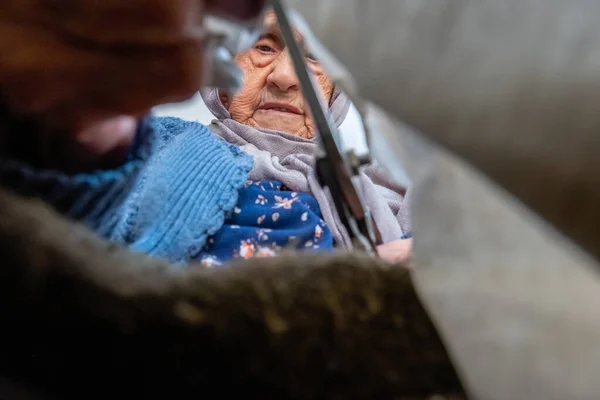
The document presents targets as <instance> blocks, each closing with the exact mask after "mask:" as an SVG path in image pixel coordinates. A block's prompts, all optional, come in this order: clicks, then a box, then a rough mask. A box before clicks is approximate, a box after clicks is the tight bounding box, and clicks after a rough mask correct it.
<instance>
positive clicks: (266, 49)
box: [256, 44, 273, 53]
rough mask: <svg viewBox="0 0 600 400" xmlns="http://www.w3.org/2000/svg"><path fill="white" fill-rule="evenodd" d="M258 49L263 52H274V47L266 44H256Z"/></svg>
mask: <svg viewBox="0 0 600 400" xmlns="http://www.w3.org/2000/svg"><path fill="white" fill-rule="evenodd" d="M256 49H257V50H258V51H262V52H263V53H272V52H273V48H272V47H269V46H266V45H264V44H263V45H259V46H256Z"/></svg>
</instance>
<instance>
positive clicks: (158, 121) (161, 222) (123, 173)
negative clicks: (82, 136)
mask: <svg viewBox="0 0 600 400" xmlns="http://www.w3.org/2000/svg"><path fill="white" fill-rule="evenodd" d="M137 137H138V140H137V141H136V144H135V145H134V148H133V149H132V151H131V152H130V154H129V157H128V159H127V161H126V162H125V163H124V164H123V165H122V166H121V167H119V168H117V169H114V170H106V171H97V172H95V173H90V174H79V175H65V174H62V173H60V172H57V171H50V170H36V169H34V168H32V167H30V166H29V165H27V164H25V163H22V162H20V161H17V160H11V159H7V158H5V157H4V158H2V159H0V185H2V186H4V187H7V188H9V189H12V190H14V191H16V192H17V193H20V194H22V195H26V196H32V197H38V198H41V199H42V200H44V201H46V202H47V203H49V204H51V205H52V206H53V207H54V208H56V209H57V211H59V212H61V213H62V214H63V215H65V216H67V217H69V218H71V219H74V220H77V221H80V222H83V223H84V224H86V225H87V226H88V227H90V228H91V229H93V230H94V231H95V232H97V233H98V234H100V235H102V236H103V237H105V238H107V239H110V240H112V241H115V242H117V243H121V244H124V245H128V246H129V247H130V249H132V250H134V251H139V252H144V253H147V254H150V255H152V256H157V257H162V258H166V259H167V260H169V261H171V262H173V263H178V264H185V263H187V262H189V261H190V260H191V259H193V258H195V257H196V256H197V255H198V254H199V253H200V252H201V250H202V248H203V246H204V245H205V243H206V239H207V238H208V237H209V236H211V235H213V234H215V233H216V232H217V231H218V230H219V229H220V228H221V227H222V225H223V222H224V219H225V218H226V217H227V216H228V215H229V213H230V211H231V210H233V208H234V207H235V205H236V202H237V199H238V189H240V188H241V187H242V186H243V185H244V183H245V182H246V177H247V174H248V172H249V171H250V169H251V168H252V163H253V162H252V158H251V157H250V156H249V155H247V154H246V153H244V152H242V151H241V150H240V149H239V148H238V147H237V146H234V145H230V144H228V143H226V142H224V141H223V140H221V139H219V138H218V137H216V136H214V135H213V134H212V133H211V132H210V131H209V130H208V129H207V128H206V127H204V126H203V125H201V124H198V123H195V122H187V121H183V120H180V119H177V118H155V117H148V118H146V119H144V120H143V121H142V122H141V123H140V127H139V130H138V135H137ZM164 160H168V162H163V161H164Z"/></svg>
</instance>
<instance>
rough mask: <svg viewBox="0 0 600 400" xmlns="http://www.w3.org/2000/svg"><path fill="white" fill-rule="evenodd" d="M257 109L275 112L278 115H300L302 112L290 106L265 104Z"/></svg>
mask: <svg viewBox="0 0 600 400" xmlns="http://www.w3.org/2000/svg"><path fill="white" fill-rule="evenodd" d="M258 109H259V110H265V111H277V112H280V113H287V114H296V115H302V112H301V111H300V110H299V109H298V108H297V107H294V106H292V105H290V104H282V103H267V104H263V105H262V106H260V107H259V108H258Z"/></svg>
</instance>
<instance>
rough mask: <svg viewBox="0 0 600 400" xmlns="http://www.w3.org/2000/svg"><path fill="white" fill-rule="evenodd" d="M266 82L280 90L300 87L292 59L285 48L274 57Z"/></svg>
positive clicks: (285, 90) (284, 90)
mask: <svg viewBox="0 0 600 400" xmlns="http://www.w3.org/2000/svg"><path fill="white" fill-rule="evenodd" d="M267 83H268V84H269V85H272V86H276V87H277V88H278V89H279V90H281V91H282V92H287V91H289V90H299V89H300V84H299V82H298V77H297V76H296V71H295V70H294V65H293V64H292V59H291V57H290V55H289V52H288V51H287V50H285V51H283V52H281V54H279V56H278V57H277V59H275V61H274V67H273V71H271V73H270V74H269V76H267Z"/></svg>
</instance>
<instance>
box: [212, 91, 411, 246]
mask: <svg viewBox="0 0 600 400" xmlns="http://www.w3.org/2000/svg"><path fill="white" fill-rule="evenodd" d="M201 94H202V98H203V99H204V102H205V103H206V106H207V107H208V109H209V110H210V111H211V112H212V113H213V115H215V116H216V117H217V119H216V120H214V121H212V123H211V125H210V126H209V128H210V129H211V130H212V131H213V132H214V133H215V134H216V135H218V136H220V137H221V138H223V139H224V140H226V141H227V142H229V143H233V144H236V145H238V146H240V147H241V148H242V149H243V150H244V151H245V152H247V153H249V154H251V155H252V156H253V157H254V167H253V168H252V170H251V171H250V174H249V175H248V179H250V180H276V181H279V182H281V183H282V184H283V185H285V186H286V187H288V188H289V189H290V190H293V191H297V192H304V193H311V194H312V195H313V196H314V197H315V199H316V200H317V202H318V203H319V207H320V208H321V213H322V215H323V219H324V220H325V222H326V223H327V225H328V226H329V228H330V229H331V232H332V234H333V237H334V239H335V241H336V244H337V246H338V247H343V248H351V247H352V244H351V241H350V237H349V235H348V232H347V230H346V228H345V227H344V225H343V224H342V223H341V221H340V218H339V216H338V214H337V211H336V208H335V204H334V203H333V200H332V198H331V195H330V194H329V192H328V191H327V190H324V189H323V188H322V187H321V186H320V185H319V184H318V182H317V178H316V175H315V172H314V163H315V158H314V153H315V149H316V143H315V141H314V140H313V139H304V138H301V137H298V136H294V135H291V134H288V133H285V132H279V131H274V130H270V129H262V128H254V127H251V126H248V125H244V124H241V123H239V122H237V121H234V120H233V119H231V115H230V114H229V111H228V110H227V109H226V108H225V106H224V105H223V103H222V102H221V100H220V99H219V93H218V91H217V90H216V89H204V90H202V91H201ZM349 108H350V101H349V99H348V98H347V97H346V96H345V95H344V94H343V93H341V92H340V91H337V90H336V91H335V93H334V95H333V97H332V101H331V104H330V108H329V111H330V112H331V116H332V119H333V121H334V122H335V123H336V124H337V126H338V127H339V126H340V125H341V123H342V122H343V121H344V119H345V118H346V115H347V114H348V110H349ZM359 181H360V188H361V192H362V193H360V195H362V197H363V200H364V202H365V204H366V206H368V207H369V209H370V211H371V213H372V215H373V217H374V219H375V223H376V224H377V227H378V228H379V230H380V232H381V235H382V238H383V241H384V242H389V241H392V240H397V239H400V238H402V237H403V235H404V234H405V233H408V232H410V221H409V218H408V206H407V202H406V201H405V198H404V196H405V194H406V189H405V188H403V187H401V186H398V185H397V184H395V183H393V182H391V180H390V179H389V178H387V176H386V175H385V174H384V172H383V170H382V169H380V168H379V167H377V166H375V165H369V166H367V167H365V168H363V169H362V171H361V173H360V176H359Z"/></svg>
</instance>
